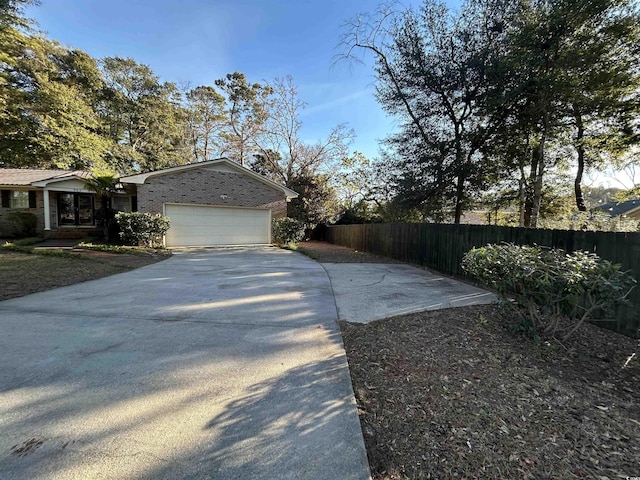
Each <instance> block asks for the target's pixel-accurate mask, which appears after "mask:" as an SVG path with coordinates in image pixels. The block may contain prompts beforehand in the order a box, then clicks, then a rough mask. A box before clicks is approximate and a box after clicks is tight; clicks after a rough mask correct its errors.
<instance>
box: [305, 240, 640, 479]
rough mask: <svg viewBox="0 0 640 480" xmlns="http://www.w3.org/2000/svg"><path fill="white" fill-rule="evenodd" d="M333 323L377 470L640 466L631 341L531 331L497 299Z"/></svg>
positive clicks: (459, 474) (526, 471) (590, 470)
mask: <svg viewBox="0 0 640 480" xmlns="http://www.w3.org/2000/svg"><path fill="white" fill-rule="evenodd" d="M301 245H302V246H303V248H306V247H305V246H304V244H301ZM309 247H313V251H314V253H315V252H320V254H319V255H318V257H320V258H322V260H321V261H324V262H332V261H334V262H335V261H341V260H340V259H341V258H346V259H349V258H350V256H349V255H348V254H345V252H343V251H342V249H341V248H335V247H333V246H331V245H329V244H324V245H316V242H314V244H313V245H310V246H309ZM332 252H333V253H332ZM358 257H359V255H356V254H355V253H354V254H353V255H352V256H351V258H358ZM347 261H349V260H347ZM341 329H342V333H343V338H344V343H345V348H346V351H347V357H348V360H349V367H350V371H351V377H352V383H353V387H354V391H355V394H356V400H357V403H358V409H359V413H360V421H361V425H362V430H363V434H364V438H365V443H366V446H367V454H368V457H369V464H370V466H371V471H372V475H373V478H374V479H376V480H378V479H404V478H411V479H427V478H433V479H442V478H461V479H463V478H464V479H484V478H496V479H503V478H522V479H538V478H558V479H565V478H595V479H618V478H633V477H640V388H639V385H640V362H638V361H637V356H636V357H635V358H634V359H633V360H632V361H631V362H629V364H628V365H627V366H625V362H626V361H627V360H628V359H629V357H630V355H632V354H633V353H634V352H637V355H640V349H639V345H638V341H637V340H634V339H631V338H628V337H624V336H622V335H619V334H616V333H614V332H610V331H608V330H604V329H602V328H599V327H597V326H594V325H590V324H588V325H584V326H583V327H582V328H581V329H580V330H579V331H578V332H577V333H576V335H575V336H574V337H572V338H571V339H570V340H569V341H568V342H566V343H565V344H563V345H561V344H559V343H557V342H555V341H553V340H551V339H548V340H544V339H543V340H538V341H534V340H533V339H532V338H531V337H526V336H524V335H523V334H522V333H519V332H518V322H517V320H515V319H514V318H513V316H512V315H510V314H507V313H506V312H505V311H503V310H502V308H501V307H500V306H497V305H483V306H473V307H463V308H455V309H447V310H438V311H431V312H424V313H416V314H411V315H404V316H400V317H394V318H390V319H386V320H380V321H377V322H373V323H369V324H366V325H363V324H350V323H346V322H342V323H341Z"/></svg>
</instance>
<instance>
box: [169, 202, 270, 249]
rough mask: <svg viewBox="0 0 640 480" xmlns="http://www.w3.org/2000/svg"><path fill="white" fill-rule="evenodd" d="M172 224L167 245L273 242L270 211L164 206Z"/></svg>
mask: <svg viewBox="0 0 640 480" xmlns="http://www.w3.org/2000/svg"><path fill="white" fill-rule="evenodd" d="M165 214H166V215H167V217H169V219H170V222H171V224H170V225H171V226H170V228H169V231H168V232H167V235H166V241H167V246H173V247H178V246H208V245H238V244H264V243H269V241H270V230H271V221H270V220H271V215H270V211H269V210H265V209H250V208H226V207H210V206H197V205H172V204H167V205H165Z"/></svg>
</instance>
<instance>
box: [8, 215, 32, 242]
mask: <svg viewBox="0 0 640 480" xmlns="http://www.w3.org/2000/svg"><path fill="white" fill-rule="evenodd" d="M7 220H9V222H10V223H11V224H12V225H13V235H14V236H15V237H17V238H25V237H35V236H36V234H37V232H38V217H37V216H36V215H35V214H33V213H31V212H11V213H10V214H9V215H8V216H7Z"/></svg>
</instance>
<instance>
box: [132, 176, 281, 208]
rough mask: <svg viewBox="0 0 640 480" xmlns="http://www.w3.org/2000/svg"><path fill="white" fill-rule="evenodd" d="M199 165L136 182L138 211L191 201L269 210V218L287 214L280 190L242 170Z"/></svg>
mask: <svg viewBox="0 0 640 480" xmlns="http://www.w3.org/2000/svg"><path fill="white" fill-rule="evenodd" d="M225 170H226V169H220V168H212V167H206V166H203V167H200V168H194V169H189V170H182V171H178V172H175V173H170V174H163V175H157V176H150V177H148V178H147V180H146V181H145V182H144V183H143V184H141V185H137V196H138V210H140V211H141V212H150V213H164V211H163V205H164V204H165V203H167V202H172V203H192V204H200V205H219V206H237V207H258V208H268V209H271V212H272V217H273V218H278V217H285V216H286V215H287V201H286V199H285V197H284V196H283V194H282V192H281V191H278V190H275V189H274V188H273V187H271V186H269V185H266V184H265V183H263V182H261V181H259V180H256V179H255V178H252V177H249V176H247V175H245V174H244V173H241V172H233V171H225Z"/></svg>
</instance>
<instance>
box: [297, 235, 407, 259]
mask: <svg viewBox="0 0 640 480" xmlns="http://www.w3.org/2000/svg"><path fill="white" fill-rule="evenodd" d="M298 250H300V251H302V252H303V253H305V254H307V255H309V256H310V257H312V258H313V259H315V260H317V261H318V262H320V263H401V262H399V261H398V260H394V259H392V258H387V257H380V256H378V255H372V254H371V253H366V252H359V251H357V250H352V249H350V248H345V247H340V246H338V245H333V244H331V243H327V242H318V241H314V240H310V241H307V242H300V243H299V244H298Z"/></svg>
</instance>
